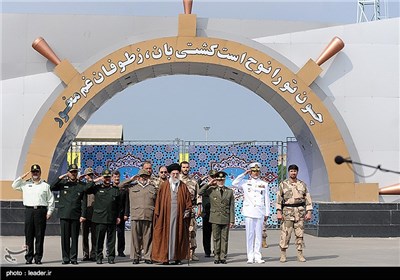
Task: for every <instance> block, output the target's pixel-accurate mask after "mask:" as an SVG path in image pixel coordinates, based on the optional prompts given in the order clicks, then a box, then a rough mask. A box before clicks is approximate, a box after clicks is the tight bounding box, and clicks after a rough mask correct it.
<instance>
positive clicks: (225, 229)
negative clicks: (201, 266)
mask: <svg viewBox="0 0 400 280" xmlns="http://www.w3.org/2000/svg"><path fill="white" fill-rule="evenodd" d="M226 175H227V174H226V173H225V172H223V171H220V172H218V173H217V174H216V175H215V178H217V179H218V178H220V179H221V180H225V177H226ZM199 194H200V195H203V194H208V196H209V199H210V219H209V221H210V223H211V224H212V233H213V243H214V263H226V255H227V254H228V240H229V238H228V237H229V227H230V224H234V222H235V197H234V194H233V190H232V189H229V188H227V187H225V186H218V185H209V184H207V185H205V186H204V187H202V188H201V189H200V192H199Z"/></svg>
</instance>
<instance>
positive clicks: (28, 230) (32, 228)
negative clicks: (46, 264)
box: [25, 207, 47, 262]
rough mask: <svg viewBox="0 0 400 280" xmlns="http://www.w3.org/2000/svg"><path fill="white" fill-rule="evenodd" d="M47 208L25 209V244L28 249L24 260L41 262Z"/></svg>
mask: <svg viewBox="0 0 400 280" xmlns="http://www.w3.org/2000/svg"><path fill="white" fill-rule="evenodd" d="M46 214H47V208H46V207H41V208H37V209H34V208H30V207H29V208H28V207H26V208H25V244H26V246H27V247H28V248H27V251H26V254H25V260H27V261H29V262H31V261H32V260H33V259H35V261H36V262H37V261H41V260H42V257H43V244H44V234H45V231H46Z"/></svg>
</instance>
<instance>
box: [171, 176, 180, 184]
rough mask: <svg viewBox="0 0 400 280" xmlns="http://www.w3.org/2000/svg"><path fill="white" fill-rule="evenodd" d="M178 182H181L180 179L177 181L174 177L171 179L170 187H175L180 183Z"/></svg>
mask: <svg viewBox="0 0 400 280" xmlns="http://www.w3.org/2000/svg"><path fill="white" fill-rule="evenodd" d="M178 182H179V179H176V178H174V177H171V178H169V184H170V185H174V186H175V184H176V183H178Z"/></svg>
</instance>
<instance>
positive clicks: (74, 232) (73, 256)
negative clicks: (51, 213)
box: [60, 219, 80, 262]
mask: <svg viewBox="0 0 400 280" xmlns="http://www.w3.org/2000/svg"><path fill="white" fill-rule="evenodd" d="M60 225H61V251H62V259H63V261H64V262H70V261H71V262H73V261H78V238H79V228H80V222H79V220H75V219H60Z"/></svg>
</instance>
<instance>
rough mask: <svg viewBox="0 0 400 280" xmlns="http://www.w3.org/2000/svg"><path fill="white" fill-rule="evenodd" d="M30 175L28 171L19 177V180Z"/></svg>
mask: <svg viewBox="0 0 400 280" xmlns="http://www.w3.org/2000/svg"><path fill="white" fill-rule="evenodd" d="M29 173H31V172H30V171H28V172H26V173H25V174H24V175H22V176H21V179H24V178H25V177H26V176H28V174H29Z"/></svg>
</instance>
